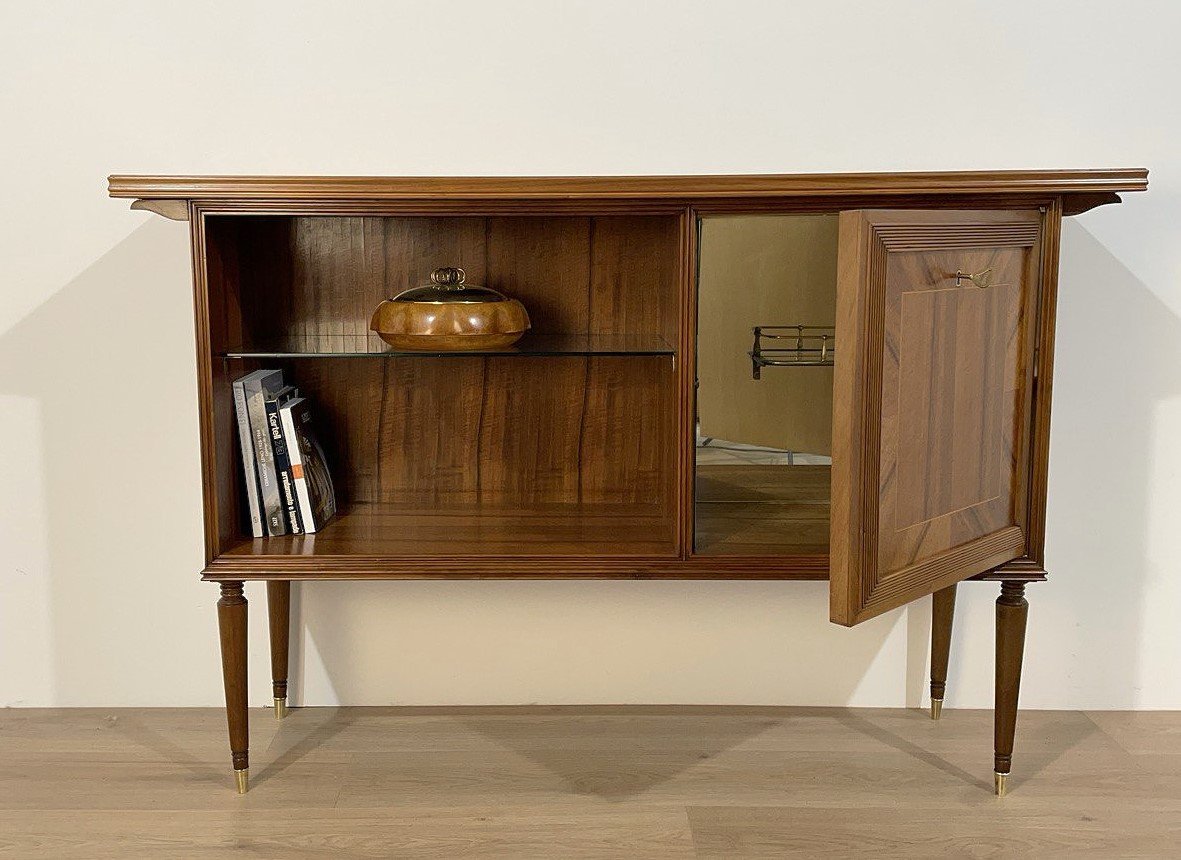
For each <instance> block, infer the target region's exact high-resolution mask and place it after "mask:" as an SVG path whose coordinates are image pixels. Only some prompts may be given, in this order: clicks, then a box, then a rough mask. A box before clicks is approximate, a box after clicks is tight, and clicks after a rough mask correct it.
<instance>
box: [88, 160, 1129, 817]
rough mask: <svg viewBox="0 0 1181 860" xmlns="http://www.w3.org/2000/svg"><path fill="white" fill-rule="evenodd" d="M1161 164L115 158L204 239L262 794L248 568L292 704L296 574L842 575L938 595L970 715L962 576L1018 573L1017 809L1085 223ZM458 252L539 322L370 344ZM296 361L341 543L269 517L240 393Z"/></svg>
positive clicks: (201, 328)
mask: <svg viewBox="0 0 1181 860" xmlns="http://www.w3.org/2000/svg"><path fill="white" fill-rule="evenodd" d="M1147 175H1148V174H1147V171H1146V170H1142V169H1118V170H1061V171H989V172H963V173H893V174H891V173H879V174H839V175H838V174H834V175H777V176H652V177H640V176H631V177H567V178H550V177H503V178H471V177H465V178H426V177H414V178H381V177H285V176H276V177H267V176H239V177H230V176H225V177H214V176H210V177H201V176H112V177H111V178H110V193H111V195H112V196H114V197H125V198H133V199H134V200H135V202H134V203H133V204H132V206H133V208H137V209H147V210H151V211H153V212H156V213H159V214H160V215H163V216H165V217H169V218H174V219H178V220H187V221H188V222H189V230H190V236H191V239H192V263H193V285H194V298H195V315H196V329H197V373H198V380H197V381H198V397H199V405H200V434H201V458H202V459H201V462H202V480H203V486H204V529H205V568H204V571H203V578H204V579H205V580H208V581H211V582H217V583H219V584H220V588H221V596H220V599H219V600H218V603H217V615H218V623H219V626H220V631H221V653H222V665H223V671H224V681H225V694H226V712H227V715H228V721H229V735H230V748H231V752H232V763H233V769H234V771H235V773H236V777H237V785H238V789H239V791H245V790H246V788H247V774H248V761H249V758H248V738H247V719H246V704H247V681H246V662H247V661H246V598H245V596H244V593H243V584H244V582H245V581H247V580H265V581H266V582H267V599H268V603H269V609H270V626H271V631H270V633H271V651H272V653H271V661H272V668H273V673H272V674H273V678H272V683H273V694H274V700H275V705H276V709H275V713H276V716H279V717H282V716H283V715H284V713H285V712H286V696H287V664H288V656H287V652H288V638H289V629H288V627H289V620H288V615H289V613H288V606H289V599H290V597H289V596H290V584H291V582H293V581H296V580H305V579H318V580H321V579H333V580H337V579H339V580H355V579H405V578H472V577H478V578H504V579H509V578H552V577H600V578H650V579H659V578H682V579H689V578H692V579H734V580H749V579H788V580H815V579H827V580H829V582H830V594H831V601H830V603H831V618H832V620H833V621H834V622H836V623H837V624H842V625H847V626H851V625H855V624H859V623H861V622H863V621H865V620H867V619H870V618H873V617H875V616H877V615H880V614H881V613H883V612H888V611H890V610H892V609H896V608H898V607H900V606H903V605H905V604H907V603H909V602H911V601H914V600H917V599H919V598H922V597H926V596H927V595H934V600H933V607H934V610H933V612H934V617H933V623H932V630H933V633H932V661H931V705H932V707H931V715H932V717H934V718H936V719H937V718H939V716H940V708H941V705H942V701H943V697H944V688H945V683H946V676H947V664H948V651H949V648H950V641H951V623H952V614H953V608H954V601H955V589H956V584H957V583H959V582H960V581H962V580H967V579H971V580H984V581H992V582H999V583H1000V596H999V598H998V599H997V602H996V711H995V737H994V768H993V770H994V772H995V785H996V790H997V792H998V793H1000V794H1003V793H1004V791H1005V781H1006V777H1007V775H1008V774H1009V772H1010V766H1011V762H1012V753H1013V737H1014V728H1015V724H1016V716H1017V693H1018V687H1019V684H1020V678H1021V661H1022V651H1023V647H1024V636H1025V623H1026V615H1027V609H1028V605H1027V603H1026V600H1025V597H1024V590H1025V586H1026V584H1027V583H1031V582H1038V581H1041V580H1044V579H1045V577H1046V571H1045V569H1044V563H1043V559H1044V548H1045V547H1044V542H1045V521H1046V505H1047V498H1046V468H1047V461H1048V457H1049V448H1048V443H1049V424H1050V392H1051V383H1052V372H1053V355H1054V315H1055V297H1056V292H1057V274H1058V255H1059V231H1060V227H1061V222H1062V218H1063V217H1064V216H1070V215H1075V214H1077V213H1080V212H1084V211H1086V210H1088V209H1091V208H1092V207H1095V206H1099V205H1103V204H1106V203H1114V202H1118V201H1119V199H1120V198H1119V196H1118V195H1119V194H1121V193H1123V192H1130V191H1142V190H1145V189H1146V188H1147ZM441 266H459V267H462V268H463V269H464V270H466V272H467V277H468V281H469V282H471V283H476V284H486V285H487V286H489V287H492V288H494V289H496V290H499V291H501V292H503V293H505V294H507V295H508V296H510V297H512V298H515V299H519V300H520V301H521V302H522V303H524V305H525V306H526V308H527V309H528V312H529V315H530V317H531V318H532V323H533V328H532V330H531V332H530V333H529V334H528V335H526V337H525V338H524V339H523V340H522V341H521V342H520V343H519V344H517V345H516V346H514V347H510V348H506V349H499V350H488V351H484V352H467V353H462V354H444V353H418V352H398V351H396V350H393V349H392V348H390V347H387V346H386V345H385V344H383V343H381V342H380V341H378V340H377V339H376V338H374V337H373V336H372V335H370V333H369V332H368V323H369V317H370V314H371V313H372V311H373V309H374V308H375V307H376V306H377V305H378V303H380V302H381V301H382V300H383V299H386V298H389V297H390V296H392V295H394V294H396V293H398V292H401V291H402V290H404V289H406V288H408V287H412V286H417V285H419V284H422V283H425V282H426V281H427V279H428V276H429V274H430V272H431V271H432V270H433V269H435V268H438V267H441ZM752 335H753V337H752ZM752 343H753V347H752ZM268 367H273V368H277V369H282V370H283V371H284V373H285V375H286V377H287V378H288V380H289V381H290V382H291V383H292V384H295V385H297V386H298V387H299V388H300V390H301V392H302V393H303V394H304V395H305V396H306V397H307V398H308V399H309V401H310V403H311V404H313V408H314V409H315V414H316V421H317V422H318V425H319V428H320V431H321V434H322V435H323V436H324V438H325V443H326V444H325V447H326V449H327V457H328V461H329V466H330V469H331V471H332V474H333V479H334V482H335V485H336V494H337V500H338V507H339V512H338V514H337V516H336V517H335V518H334V519H332V520H330V521H329V522H328V523H327V524H326V525H324V527H323V528H322V529H320V530H319V531H318V532H317V533H315V534H304V535H284V536H278V537H266V538H252V537H251V536H250V535H251V530H250V519H249V513H248V511H247V509H246V505H245V489H244V481H243V477H242V465H241V463H242V461H241V459H240V456H241V452H240V450H239V449H238V447H237V446H238V444H239V443H238V435H237V425H236V420H235V414H234V405H233V396H232V382H233V380H234V379H235V378H237V377H240V376H242V375H244V374H245V373H248V372H250V371H253V370H256V369H260V368H268ZM714 427H716V428H721V429H719V430H711V428H714Z"/></svg>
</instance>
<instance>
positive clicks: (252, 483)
mask: <svg viewBox="0 0 1181 860" xmlns="http://www.w3.org/2000/svg"><path fill="white" fill-rule="evenodd" d="M234 412H235V414H236V415H237V417H238V442H239V444H240V445H241V448H242V475H243V477H244V478H245V479H246V505H247V507H248V508H249V509H250V533H251V534H252V535H254V537H256V538H260V537H262V536H263V534H264V532H263V526H262V506H261V505H260V504H259V499H258V472H257V469H256V467H255V464H254V445H253V443H252V442H251V439H250V416H249V414H248V413H247V411H246V389H245V387H244V386H243V385H242V383H240V382H235V383H234Z"/></svg>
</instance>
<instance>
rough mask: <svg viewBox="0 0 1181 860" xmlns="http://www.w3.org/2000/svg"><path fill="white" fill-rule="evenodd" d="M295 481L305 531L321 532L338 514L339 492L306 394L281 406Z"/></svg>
mask: <svg viewBox="0 0 1181 860" xmlns="http://www.w3.org/2000/svg"><path fill="white" fill-rule="evenodd" d="M279 416H280V419H281V420H282V424H283V433H284V435H285V437H286V442H287V452H288V455H289V457H290V460H291V473H292V476H293V478H294V482H295V497H296V500H297V501H298V503H299V517H300V522H301V524H302V526H303V530H304V531H305V532H307V533H309V534H311V533H313V532H315V531H317V530H318V529H319V528H320V527H321V526H323V525H324V523H325V522H327V521H328V519H329V518H330V517H331V516H332V515H333V514H334V513H336V495H335V493H334V492H333V490H332V475H331V474H329V472H328V463H327V460H326V459H325V457H324V449H323V448H322V447H321V446H320V441H319V439H317V438H316V432H315V427H314V426H313V424H312V413H311V410H310V409H309V408H308V402H307V401H306V400H305V399H304V398H302V397H296V398H294V399H292V400H288V401H287V402H286V403H284V404H283V405H282V406H280V407H279Z"/></svg>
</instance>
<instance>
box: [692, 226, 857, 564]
mask: <svg viewBox="0 0 1181 860" xmlns="http://www.w3.org/2000/svg"><path fill="white" fill-rule="evenodd" d="M837 221H838V216H837V215H835V214H815V215H813V214H808V215H794V214H793V215H767V216H762V215H759V216H746V215H743V216H712V217H705V218H702V219H701V221H700V223H699V232H698V235H699V243H700V244H699V251H698V277H697V339H696V344H697V346H696V353H697V355H696V359H697V405H696V418H697V421H696V424H697V432H696V437H697V438H696V446H695V463H696V474H695V490H694V551H695V552H696V553H697V554H699V555H808V554H817V555H824V554H827V553H828V550H829V503H830V470H831V465H830V464H831V462H832V461H831V455H832V396H833V369H832V366H831V356H832V351H833V349H834V348H835V349H839V348H840V345H839V344H834V342H833V340H832V338H831V334H830V331H831V328H832V327H833V326H834V325H835V322H836V319H835V312H836V278H837ZM756 326H757V327H791V326H804V327H806V328H805V329H804V335H803V336H801V335H800V332H799V330H794V329H790V328H787V329H781V328H773V329H771V331H772V332H773V333H776V334H779V335H782V336H783V337H782V338H776V339H765V340H762V341H761V344H762V347H763V348H766V349H769V350H771V351H769V352H767V353H760V354H763V355H765V356H767V357H770V358H772V359H773V360H774V361H776V362H777V363H776V364H772V365H770V366H766V367H762V368H761V369H760V370H759V372H758V378H756V374H755V369H754V361H753V357H752V354H751V353H752V352H753V351H754V350H755V349H756V345H755V342H754V335H753V330H754V329H755V327H756ZM797 346H799V347H802V349H803V351H802V352H797V351H796V347H797ZM777 350H784V351H777ZM825 359H827V361H825ZM822 361H823V362H824V363H821V362H822Z"/></svg>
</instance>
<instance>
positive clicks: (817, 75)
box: [0, 0, 1181, 708]
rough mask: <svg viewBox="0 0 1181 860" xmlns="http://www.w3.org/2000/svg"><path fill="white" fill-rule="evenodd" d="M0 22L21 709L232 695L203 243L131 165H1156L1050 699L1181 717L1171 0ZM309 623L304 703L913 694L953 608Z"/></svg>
mask: <svg viewBox="0 0 1181 860" xmlns="http://www.w3.org/2000/svg"><path fill="white" fill-rule="evenodd" d="M0 9H2V12H0V16H2V17H0V80H2V81H3V84H2V87H3V88H2V90H0V117H3V122H4V125H5V129H4V131H3V132H2V133H0V156H2V161H0V163H2V165H3V167H4V174H5V175H4V178H3V183H4V193H3V202H2V203H0V248H2V252H0V261H2V263H3V269H2V279H0V289H2V291H3V301H2V302H0V704H3V705H63V706H64V705H111V706H113V705H212V704H215V703H218V702H219V701H220V696H221V691H220V675H219V670H218V663H217V642H216V636H215V626H214V608H213V607H214V601H215V591H216V588H215V587H214V586H212V585H208V584H204V583H201V582H199V581H198V579H197V574H198V571H199V569H200V567H201V561H202V559H201V555H202V552H201V530H200V511H201V508H200V497H199V483H200V482H199V475H198V450H197V416H196V406H195V389H194V358H193V351H194V347H193V333H192V331H193V328H192V321H191V308H190V293H189V282H188V259H187V245H186V241H187V239H186V233H185V225H183V224H177V223H173V222H168V221H164V220H162V219H160V218H156V217H152V216H148V215H145V214H143V213H136V212H129V211H128V210H127V205H126V202H125V201H112V200H109V199H107V198H106V194H105V183H104V180H105V177H106V175H107V174H108V173H112V172H139V173H234V172H240V173H311V174H314V173H323V174H350V173H352V174H357V173H361V174H514V173H540V174H592V173H711V172H803V171H826V170H890V169H972V168H1031V167H1099V166H1104V167H1105V166H1148V167H1150V168H1152V170H1153V173H1152V179H1151V183H1152V190H1151V191H1150V192H1149V193H1148V194H1146V195H1129V197H1128V199H1127V200H1126V202H1125V203H1124V205H1122V206H1113V207H1107V208H1104V209H1100V210H1096V211H1094V212H1092V213H1089V214H1086V215H1083V216H1081V217H1079V218H1077V219H1075V220H1073V221H1072V222H1071V223H1070V224H1069V225H1068V226H1067V229H1066V232H1065V236H1064V242H1063V264H1062V299H1061V320H1060V329H1059V331H1060V340H1059V344H1060V349H1059V368H1060V370H1059V374H1058V377H1057V379H1058V381H1057V390H1056V400H1055V410H1054V431H1053V436H1054V439H1053V441H1054V454H1053V462H1052V473H1051V488H1050V489H1051V508H1050V523H1049V531H1050V535H1049V539H1050V550H1049V567H1050V570H1051V572H1052V580H1051V581H1050V582H1049V583H1048V584H1045V585H1039V586H1035V587H1033V588H1031V589H1030V602H1031V630H1030V635H1029V642H1028V649H1027V660H1026V676H1025V677H1026V684H1025V688H1024V691H1023V693H1024V695H1023V702H1024V704H1025V705H1027V706H1030V707H1062V708H1075V707H1092V708H1102V707H1113V708H1124V707H1143V708H1156V707H1173V708H1176V707H1181V673H1179V672H1177V671H1176V666H1177V664H1178V662H1181V632H1179V630H1181V624H1178V619H1177V613H1178V610H1179V609H1181V575H1178V568H1179V567H1181V527H1179V522H1181V520H1179V514H1181V482H1178V472H1179V470H1181V444H1178V439H1181V319H1179V316H1181V248H1179V245H1178V243H1177V241H1176V239H1177V224H1178V218H1179V216H1181V188H1179V178H1178V170H1179V169H1181V147H1179V146H1178V143H1177V141H1178V140H1181V108H1179V105H1181V99H1178V97H1177V91H1178V88H1179V85H1181V52H1178V51H1177V50H1176V44H1175V38H1176V35H1175V34H1176V32H1177V31H1178V28H1179V27H1181V14H1178V11H1177V10H1178V7H1177V5H1176V4H1175V3H1171V2H1166V0H1162V2H1157V3H1129V2H1123V3H1119V4H1112V3H1106V2H1102V3H1078V2H1071V3H1043V4H1037V3H1032V4H1031V3H1029V2H1017V0H1013V2H993V3H967V2H938V3H916V2H911V3H889V4H884V3H881V4H880V3H869V2H866V3H861V4H848V3H832V2H814V3H810V4H807V5H806V6H805V5H804V4H789V3H780V2H768V3H742V2H734V0H729V2H725V3H722V2H716V0H703V2H647V3H638V2H634V0H632V2H607V0H597V2H586V3H581V2H580V3H553V2H541V0H537V2H532V3H522V2H516V3H511V2H500V3H495V4H493V3H476V2H473V3H437V2H432V3H427V2H415V3H376V2H375V3H351V4H345V3H328V2H321V3H314V4H313V3H302V4H300V3H242V2H222V3H210V2H202V3H169V4H164V3H159V2H142V3H90V4H80V3H79V4H75V3H66V4H58V3H41V2H37V3H33V2H19V3H15V2H6V3H0ZM961 592H962V597H961V602H960V608H959V617H958V619H957V622H958V626H957V628H956V633H955V643H954V652H953V657H952V669H951V678H950V694H949V703H948V704H949V706H972V707H982V706H989V705H990V703H991V683H992V675H991V663H992V656H991V652H992V610H991V602H992V600H993V598H994V597H995V592H996V586H994V585H976V584H972V585H968V586H964V587H963V588H962V589H961ZM247 595H248V596H249V597H250V598H251V600H252V602H251V610H250V612H251V633H250V636H251V647H252V655H251V672H252V676H251V677H252V679H253V680H252V682H251V692H252V696H253V699H254V701H255V702H256V703H260V704H261V703H264V702H269V696H270V692H269V684H268V683H267V678H268V671H267V657H266V646H265V635H266V634H265V609H264V601H263V600H262V597H263V588H262V587H261V585H251V586H248V588H247ZM297 609H298V617H300V618H301V619H302V625H301V629H302V644H301V646H300V648H299V656H298V657H297V658H296V666H295V672H294V675H293V687H294V698H295V700H296V701H297V702H306V703H328V702H335V701H340V702H346V703H355V704H368V703H389V702H397V703H442V704H450V703H492V702H513V703H523V702H711V703H727V702H735V703H737V702H747V703H797V704H844V703H853V704H859V705H888V706H898V705H903V704H912V705H914V704H918V701H919V697H920V695H921V689H922V686H923V685H922V681H923V678H924V675H925V671H926V669H925V660H926V649H927V644H926V643H927V635H928V623H929V622H928V605H927V604H926V603H923V604H921V605H918V606H916V607H914V608H911V609H909V610H904V611H900V612H896V613H893V614H891V615H889V616H887V617H884V618H881V619H878V620H877V621H875V622H873V623H870V624H866V625H864V626H863V627H862V628H859V629H857V630H854V631H847V630H843V629H839V628H837V627H833V626H830V625H829V624H828V623H827V622H826V621H825V617H826V615H827V610H826V596H825V587H824V585H823V584H818V583H811V584H791V583H778V584H776V583H716V582H715V583H701V582H697V583H677V582H660V583H653V582H593V581H590V582H518V583H495V582H439V583H422V582H416V583H376V584H365V585H361V584H333V583H316V584H312V585H308V586H305V587H303V588H300V589H299V595H298V606H297Z"/></svg>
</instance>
